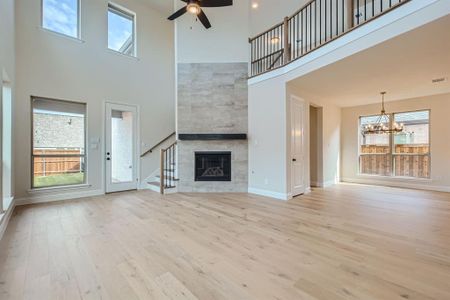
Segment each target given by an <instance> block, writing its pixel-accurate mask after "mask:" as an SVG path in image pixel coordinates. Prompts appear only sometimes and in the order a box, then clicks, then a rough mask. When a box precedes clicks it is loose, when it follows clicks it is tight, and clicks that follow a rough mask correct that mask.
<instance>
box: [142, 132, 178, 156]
mask: <svg viewBox="0 0 450 300" xmlns="http://www.w3.org/2000/svg"><path fill="white" fill-rule="evenodd" d="M175 134H176V132H173V133H171V134H170V135H169V136H167V137H166V138H164V139H163V140H161V141H160V142H159V143H158V144H156V145H155V146H153V147H152V148H150V149H149V150H147V151H145V152H144V153H143V154H142V155H141V158H142V157H144V156H146V155H147V154H149V153H152V152H153V150H155V149H156V148H157V147H158V146H159V145H161V144H162V143H164V142H165V141H167V140H168V139H170V138H171V137H172V136H174V135H175Z"/></svg>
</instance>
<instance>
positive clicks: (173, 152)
mask: <svg viewBox="0 0 450 300" xmlns="http://www.w3.org/2000/svg"><path fill="white" fill-rule="evenodd" d="M175 135H176V133H175V132H173V133H171V134H170V135H168V136H167V137H166V138H164V139H163V140H161V141H160V142H159V143H157V144H156V145H155V146H153V147H152V148H150V149H149V150H147V151H146V152H145V153H143V154H142V155H141V158H143V157H145V156H146V155H148V154H150V153H153V151H154V150H156V149H157V148H158V147H160V146H161V145H162V144H163V143H165V142H167V141H168V140H169V139H170V138H172V137H173V136H175ZM178 180H179V179H178V168H177V142H174V143H173V144H171V145H170V146H169V147H167V148H163V149H161V150H160V167H159V169H158V170H156V171H155V172H153V174H151V175H150V176H149V177H147V178H146V179H145V180H144V181H143V182H144V184H143V186H142V187H141V188H143V189H149V190H152V191H155V192H158V193H161V194H169V193H175V192H176V191H177V190H176V188H177V182H178Z"/></svg>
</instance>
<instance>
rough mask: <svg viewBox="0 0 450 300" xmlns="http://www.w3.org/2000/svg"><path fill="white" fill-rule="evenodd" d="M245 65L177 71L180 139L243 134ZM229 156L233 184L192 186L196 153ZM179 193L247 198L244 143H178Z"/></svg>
mask: <svg viewBox="0 0 450 300" xmlns="http://www.w3.org/2000/svg"><path fill="white" fill-rule="evenodd" d="M247 98H248V93H247V64H246V63H202V64H197V63H196V64H179V65H178V103H177V131H178V134H219V135H220V134H241V135H242V134H246V133H247V131H248V109H247V103H248V102H247ZM209 151H212V152H231V181H196V180H195V153H196V152H209ZM178 177H179V178H180V181H179V183H178V191H179V192H247V187H248V143H247V140H246V139H230V140H226V139H220V138H218V139H211V140H207V139H202V138H200V139H192V140H187V139H179V141H178Z"/></svg>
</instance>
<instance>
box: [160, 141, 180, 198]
mask: <svg viewBox="0 0 450 300" xmlns="http://www.w3.org/2000/svg"><path fill="white" fill-rule="evenodd" d="M176 147H177V143H176V142H175V143H173V144H172V145H171V146H169V147H168V148H167V149H161V166H160V168H161V170H160V192H161V194H164V191H165V190H166V189H168V188H174V187H175V181H176V180H177V179H176V177H175V176H176Z"/></svg>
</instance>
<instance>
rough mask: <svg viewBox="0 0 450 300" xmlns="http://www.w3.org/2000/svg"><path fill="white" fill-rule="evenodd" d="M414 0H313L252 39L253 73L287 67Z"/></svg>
mask: <svg viewBox="0 0 450 300" xmlns="http://www.w3.org/2000/svg"><path fill="white" fill-rule="evenodd" d="M409 1H411V0H312V1H310V2H308V3H307V4H306V5H304V6H303V7H302V8H301V9H300V10H298V11H297V12H296V13H295V14H294V15H292V16H291V17H286V18H285V19H284V21H283V22H282V23H279V24H277V25H275V26H273V27H272V28H270V29H269V30H267V31H265V32H263V33H261V34H259V35H257V36H256V37H254V38H251V39H250V40H249V42H250V45H251V52H250V55H251V60H250V61H251V63H250V76H251V77H254V76H257V75H260V74H263V73H266V72H269V71H271V70H274V69H277V68H279V67H282V66H285V65H287V64H289V63H290V62H292V61H295V60H297V59H299V58H301V57H303V56H305V55H306V54H308V53H310V52H312V51H314V50H316V49H318V48H319V47H321V46H323V45H325V44H327V43H329V42H330V41H333V40H335V39H336V38H339V37H340V36H342V35H343V34H345V33H347V32H349V31H351V30H353V29H354V28H357V27H359V26H361V25H363V24H366V23H367V22H369V21H371V20H373V19H375V18H376V17H379V16H381V15H383V14H385V13H388V12H389V11H391V10H393V9H394V8H397V7H399V6H400V5H402V4H404V3H406V2H409Z"/></svg>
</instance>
